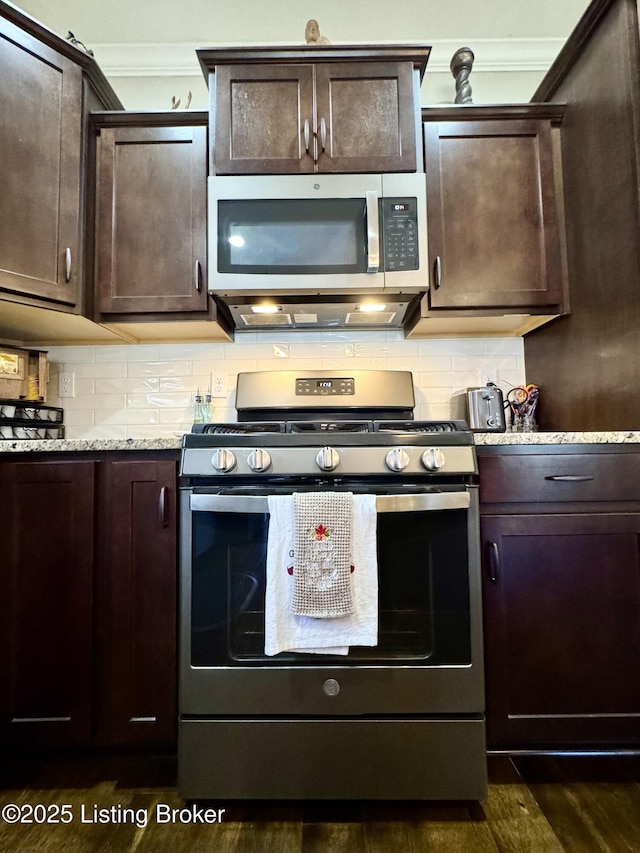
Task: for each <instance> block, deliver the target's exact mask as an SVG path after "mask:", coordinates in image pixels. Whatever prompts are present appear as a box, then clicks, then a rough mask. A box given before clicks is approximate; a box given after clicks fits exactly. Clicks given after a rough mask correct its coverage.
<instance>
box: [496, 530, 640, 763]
mask: <svg viewBox="0 0 640 853" xmlns="http://www.w3.org/2000/svg"><path fill="white" fill-rule="evenodd" d="M482 540H483V548H484V551H483V555H484V561H485V564H484V582H483V584H484V630H485V666H486V678H487V729H488V740H489V744H490V746H492V747H502V746H504V747H526V746H552V745H563V746H583V745H608V744H609V745H610V744H624V743H634V744H638V743H640V678H638V672H640V515H638V514H633V513H620V514H616V513H612V514H602V515H590V514H585V515H578V514H576V515H535V516H532V515H530V516H527V515H523V516H515V515H514V516H493V517H484V518H483V519H482Z"/></svg>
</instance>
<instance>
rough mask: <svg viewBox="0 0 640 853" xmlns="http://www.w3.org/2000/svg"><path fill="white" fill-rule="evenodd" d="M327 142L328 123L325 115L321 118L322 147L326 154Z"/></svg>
mask: <svg viewBox="0 0 640 853" xmlns="http://www.w3.org/2000/svg"><path fill="white" fill-rule="evenodd" d="M326 144H327V123H326V121H325V120H324V117H323V118H321V119H320V149H321V150H322V153H323V154H324V151H325V147H326Z"/></svg>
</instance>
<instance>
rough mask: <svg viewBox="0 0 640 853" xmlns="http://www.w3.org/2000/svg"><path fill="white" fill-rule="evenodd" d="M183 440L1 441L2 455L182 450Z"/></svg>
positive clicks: (79, 439)
mask: <svg viewBox="0 0 640 853" xmlns="http://www.w3.org/2000/svg"><path fill="white" fill-rule="evenodd" d="M181 447H182V439H181V438H177V437H176V438H68V439H67V438H51V439H47V438H44V439H38V440H36V441H29V440H18V441H12V440H11V439H8V440H5V441H0V453H50V452H51V451H63V452H66V453H78V452H80V453H81V452H83V451H91V452H94V453H95V452H96V451H100V450H102V451H106V450H180V448H181Z"/></svg>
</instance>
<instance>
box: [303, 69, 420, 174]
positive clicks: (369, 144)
mask: <svg viewBox="0 0 640 853" xmlns="http://www.w3.org/2000/svg"><path fill="white" fill-rule="evenodd" d="M315 75H316V101H317V117H316V131H317V160H318V170H319V171H321V172H403V171H405V172H415V171H416V107H415V104H414V95H413V72H412V65H411V63H410V62H350V63H322V64H318V65H317V66H316V69H315Z"/></svg>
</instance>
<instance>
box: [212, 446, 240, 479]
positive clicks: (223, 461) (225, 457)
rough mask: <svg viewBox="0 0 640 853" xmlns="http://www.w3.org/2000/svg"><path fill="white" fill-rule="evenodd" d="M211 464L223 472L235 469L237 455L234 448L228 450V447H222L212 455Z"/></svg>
mask: <svg viewBox="0 0 640 853" xmlns="http://www.w3.org/2000/svg"><path fill="white" fill-rule="evenodd" d="M211 464H212V466H213V467H214V468H215V469H216V471H219V472H220V473H222V474H226V473H227V471H233V469H234V468H235V467H236V456H235V453H234V452H233V450H227V448H226V447H221V448H219V449H218V450H216V452H215V453H214V454H213V456H212V457H211Z"/></svg>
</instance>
